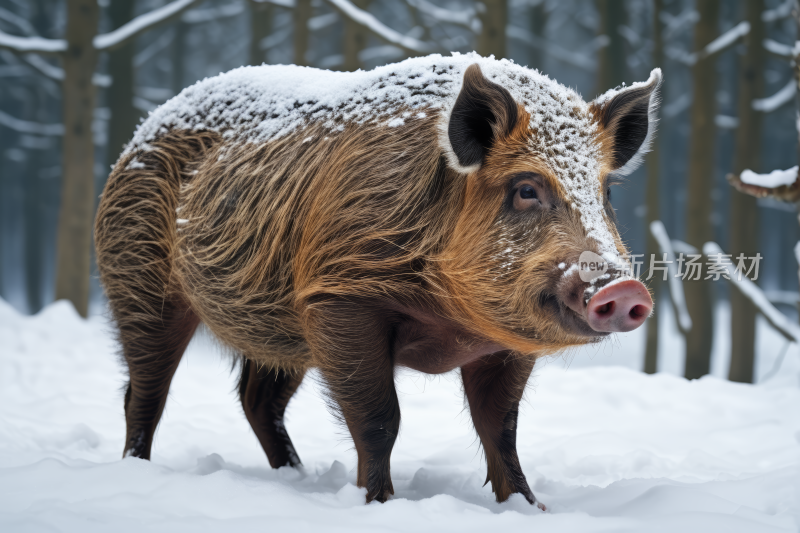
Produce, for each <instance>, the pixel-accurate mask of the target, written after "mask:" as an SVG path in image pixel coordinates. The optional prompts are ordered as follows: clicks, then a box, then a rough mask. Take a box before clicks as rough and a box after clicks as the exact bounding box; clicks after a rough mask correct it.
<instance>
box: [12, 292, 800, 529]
mask: <svg viewBox="0 0 800 533" xmlns="http://www.w3.org/2000/svg"><path fill="white" fill-rule="evenodd" d="M669 317H670V315H669V314H667V315H666V316H665V317H663V318H664V319H665V320H667V321H668V320H669ZM664 324H665V325H668V324H667V322H664ZM637 331H639V333H638V334H637V332H632V333H630V334H625V335H620V336H619V337H618V340H617V341H615V342H610V343H606V344H604V345H603V346H605V348H602V347H590V348H587V349H585V350H582V351H580V352H577V353H574V354H572V355H571V356H570V357H568V358H566V359H552V360H548V361H546V362H543V363H544V364H541V363H540V367H538V369H537V370H536V371H535V374H534V377H533V378H532V380H531V386H530V389H529V391H528V393H527V396H526V400H525V401H524V402H523V404H522V408H521V413H520V419H519V430H518V439H517V441H518V447H519V451H520V460H521V463H522V467H523V469H524V471H525V473H526V475H527V477H528V480H529V482H530V484H531V486H532V488H533V490H534V492H535V493H536V495H537V497H539V498H540V499H541V500H542V501H543V502H545V503H546V504H547V505H548V507H549V508H550V511H548V512H547V513H541V512H539V511H538V510H536V509H533V508H532V507H531V506H530V505H528V504H527V502H525V501H524V500H523V499H522V498H521V497H519V496H514V497H512V498H511V499H510V501H508V502H506V503H504V504H500V505H498V504H496V503H494V498H493V495H492V493H491V490H490V488H489V487H488V486H483V481H484V478H485V465H484V464H483V461H482V456H481V453H480V452H479V449H478V447H477V446H476V444H475V440H474V434H473V431H472V429H471V427H470V424H469V419H468V414H467V413H466V411H464V409H463V400H462V395H461V391H460V386H459V383H458V378H457V375H455V374H448V375H445V376H442V377H439V378H425V377H423V376H421V375H419V374H414V373H410V372H400V373H399V376H398V390H399V391H400V392H399V394H400V402H401V407H402V410H403V426H402V429H401V433H400V437H399V439H398V442H397V445H396V446H395V450H394V453H393V456H392V476H393V480H394V487H395V496H394V498H393V499H391V500H390V501H389V502H387V503H386V504H382V505H381V504H377V503H373V504H370V505H364V503H363V498H364V491H363V490H362V489H358V488H356V487H355V486H354V482H355V472H354V467H355V464H356V463H355V454H354V452H353V451H352V449H351V447H352V446H351V444H350V443H349V441H347V440H346V439H345V438H344V436H343V435H344V434H345V433H343V431H342V429H341V428H339V427H338V426H336V425H335V424H334V423H333V422H332V419H331V416H330V415H329V414H328V412H327V411H326V409H325V406H324V402H323V400H322V396H321V394H322V390H321V386H320V385H319V384H318V383H315V382H314V381H313V380H311V379H307V380H306V381H305V383H304V384H303V386H302V387H301V389H300V391H299V392H298V394H297V395H296V397H295V398H294V399H293V400H292V403H291V404H290V405H289V409H288V421H287V427H288V431H289V432H290V434H291V435H292V437H293V440H294V443H295V445H296V447H297V449H298V452H299V454H300V457H301V459H303V461H304V465H305V467H304V470H303V471H302V472H298V471H295V470H291V469H287V468H284V469H281V470H278V471H275V470H272V469H270V468H269V466H268V464H267V461H266V458H265V457H264V454H263V452H262V451H261V449H260V448H259V446H258V443H257V441H256V439H255V437H254V435H253V434H252V432H251V430H250V429H249V427H248V425H247V422H246V421H245V419H244V416H243V414H242V412H241V408H240V407H239V404H238V401H237V399H236V396H235V394H234V389H235V382H236V376H235V375H232V374H231V373H230V365H229V363H228V361H227V360H225V359H224V358H222V357H221V356H219V355H218V354H217V353H216V352H215V350H214V349H213V348H212V347H211V345H210V343H209V341H208V340H207V339H203V338H202V337H201V338H198V339H195V341H193V343H192V345H191V346H190V348H189V353H188V354H187V356H186V358H185V359H184V361H183V363H182V364H181V366H180V368H179V370H178V372H177V375H176V377H175V379H174V381H173V386H172V389H171V392H170V399H169V401H168V404H167V408H166V413H165V416H164V419H163V420H162V425H161V427H160V429H159V432H158V434H157V437H156V440H155V445H154V452H153V461H152V462H147V461H142V460H139V459H135V458H127V459H121V458H120V455H121V451H122V445H123V440H124V432H125V423H124V417H123V412H122V390H121V386H122V384H123V382H124V375H123V372H122V368H121V366H120V365H119V363H118V361H117V358H116V356H115V355H114V350H115V346H114V343H113V342H112V340H111V338H112V337H111V332H110V328H109V326H108V324H107V323H105V322H104V321H103V320H100V319H97V318H95V319H91V320H89V321H85V320H82V319H80V318H78V317H77V315H76V314H75V313H74V311H73V310H72V308H71V306H69V305H68V304H66V303H64V302H58V303H56V304H54V305H52V306H50V307H48V308H46V309H45V310H44V311H42V312H41V313H40V314H39V315H37V316H35V317H22V316H20V315H18V314H17V313H16V312H15V311H13V310H12V309H11V308H10V307H9V306H8V305H7V304H5V303H4V302H2V301H0V346H2V351H0V530H2V531H9V532H10V531H15V532H16V531H82V532H87V533H90V532H94V531H98V532H101V531H102V532H106V531H114V532H126V531H131V532H136V533H139V532H141V531H143V530H146V531H165V532H166V531H168V532H171V533H172V532H181V531H191V532H193V533H202V532H205V531H230V530H240V531H256V530H258V531H264V530H268V531H292V532H294V531H298V532H303V531H309V532H317V531H370V532H372V531H415V532H417V531H419V532H426V531H435V532H437V533H441V532H442V531H465V532H466V531H484V532H485V531H500V530H502V531H536V532H541V533H547V532H556V531H558V532H561V533H570V532H580V533H589V532H595V531H631V532H638V531H648V532H669V533H674V532H675V531H680V532H681V533H692V532H703V533H706V532H709V531H725V532H726V533H727V532H731V533H736V532H753V531H759V532H762V531H763V532H769V531H775V532H779V531H796V530H797V523H796V521H795V519H796V517H797V516H798V511H799V510H800V509H798V500H797V498H796V495H797V492H796V490H797V488H798V481H797V480H798V478H799V476H800V468H798V465H799V464H800V454H798V451H799V448H798V435H800V433H798V431H800V411H798V409H797V405H798V404H799V403H800V390H798V386H797V371H798V370H800V365H798V363H797V360H798V357H797V355H798V354H797V353H796V352H797V350H796V349H795V350H790V351H789V353H788V354H787V355H786V360H785V361H784V363H783V364H784V368H783V369H782V372H781V375H785V376H786V377H787V378H790V379H788V380H787V379H784V380H782V381H781V380H780V379H778V378H777V377H776V378H773V379H772V380H770V381H769V382H768V384H764V385H756V386H753V385H743V384H736V383H730V382H727V381H723V380H721V379H718V378H715V377H711V376H708V377H705V378H703V379H701V380H698V381H692V382H689V381H686V380H684V379H683V378H679V377H676V376H674V375H670V374H666V373H660V374H656V375H653V376H648V375H645V374H642V373H639V372H636V371H633V370H630V369H628V368H624V367H620V366H590V367H586V366H585V365H586V364H593V365H604V364H605V365H613V364H623V365H624V364H628V363H630V362H631V361H632V360H631V353H632V352H639V353H640V348H639V344H641V343H642V341H643V340H644V336H643V332H642V331H641V330H637ZM764 331H766V330H764V329H763V328H760V329H759V332H760V333H759V335H760V337H759V338H760V341H759V342H767V341H768V342H775V340H774V336H773V337H764V336H763V333H764ZM637 335H638V336H637ZM673 338H675V336H674V335H673V336H669V335H667V336H664V337H662V342H673V341H672V340H671V339H673ZM632 343H633V344H632ZM670 346H672V345H664V347H670ZM770 346H771V345H770ZM778 346H781V345H780V344H777V345H776V348H777V347H778ZM672 349H674V347H673V348H672ZM771 351H777V349H776V350H766V352H769V353H771ZM669 353H672V352H671V351H668V352H667V355H669ZM589 358H591V360H589ZM634 359H635V358H634ZM715 361H716V359H715ZM639 363H640V362H638V361H636V362H635V363H634V364H637V365H638V364H639ZM662 363H663V364H668V365H669V364H672V363H669V361H662ZM567 364H571V365H572V367H571V368H565V365H567ZM582 365H584V366H583V367H581V366H582ZM787 367H790V368H789V371H790V372H791V373H790V374H787V373H786V372H787ZM712 368H713V367H712ZM722 370H724V369H722ZM759 372H761V370H759Z"/></svg>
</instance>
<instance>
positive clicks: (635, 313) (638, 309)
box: [630, 305, 650, 319]
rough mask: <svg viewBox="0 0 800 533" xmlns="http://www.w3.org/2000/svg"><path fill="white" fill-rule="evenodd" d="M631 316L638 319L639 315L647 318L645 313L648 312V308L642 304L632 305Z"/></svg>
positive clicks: (647, 313)
mask: <svg viewBox="0 0 800 533" xmlns="http://www.w3.org/2000/svg"><path fill="white" fill-rule="evenodd" d="M630 314H631V318H634V319H638V318H639V317H645V318H647V315H649V314H650V309H648V308H647V307H645V306H644V305H634V306H633V308H632V309H631V313H630Z"/></svg>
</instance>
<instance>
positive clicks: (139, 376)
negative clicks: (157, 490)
mask: <svg viewBox="0 0 800 533" xmlns="http://www.w3.org/2000/svg"><path fill="white" fill-rule="evenodd" d="M160 311H161V313H160V316H155V317H149V316H145V315H139V314H134V313H130V314H124V315H122V316H121V317H120V318H119V319H118V322H119V326H120V332H121V338H122V352H123V355H124V356H125V361H126V362H127V363H128V374H129V377H130V380H129V381H128V389H127V391H126V392H125V420H126V423H127V436H126V439H125V450H124V452H123V457H127V456H133V457H141V458H142V459H150V447H151V445H152V443H153V434H154V433H155V431H156V426H157V425H158V421H159V420H160V419H161V413H162V412H163V411H164V405H165V404H166V402H167V394H168V393H169V385H170V382H171V381H172V376H173V375H174V374H175V370H176V369H177V368H178V363H180V361H181V356H182V355H183V352H184V351H185V350H186V346H187V345H188V344H189V341H190V340H191V339H192V335H194V332H195V330H196V329H197V324H198V322H199V320H198V318H197V316H196V315H195V314H194V313H193V312H192V311H191V310H190V309H188V308H187V307H186V306H185V305H175V304H173V303H171V302H169V301H167V302H164V304H163V308H162V309H161V310H160ZM118 316H120V314H118Z"/></svg>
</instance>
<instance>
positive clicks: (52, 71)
mask: <svg viewBox="0 0 800 533" xmlns="http://www.w3.org/2000/svg"><path fill="white" fill-rule="evenodd" d="M22 59H23V60H24V61H25V62H26V63H27V64H29V65H30V66H32V67H33V68H35V69H36V70H38V71H39V72H40V73H42V74H44V75H45V76H46V77H48V78H50V79H51V80H55V81H64V69H63V68H61V67H57V66H55V65H51V64H50V63H48V62H47V61H45V60H44V59H43V58H42V57H41V56H38V55H36V54H25V55H24V56H22ZM111 81H112V80H111V76H109V75H108V74H99V73H97V72H95V73H94V74H93V75H92V85H94V86H96V87H111Z"/></svg>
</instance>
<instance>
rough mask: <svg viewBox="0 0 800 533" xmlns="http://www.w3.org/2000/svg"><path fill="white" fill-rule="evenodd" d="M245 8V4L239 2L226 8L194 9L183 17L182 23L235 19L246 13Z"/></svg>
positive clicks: (227, 5)
mask: <svg viewBox="0 0 800 533" xmlns="http://www.w3.org/2000/svg"><path fill="white" fill-rule="evenodd" d="M244 8H245V4H244V2H242V1H238V2H232V3H230V4H226V5H224V6H218V7H209V8H206V9H192V10H189V11H187V12H185V13H184V14H183V15H181V22H185V23H186V24H199V23H202V22H212V21H215V20H219V19H224V18H230V17H235V16H236V15H239V14H241V13H244Z"/></svg>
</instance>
